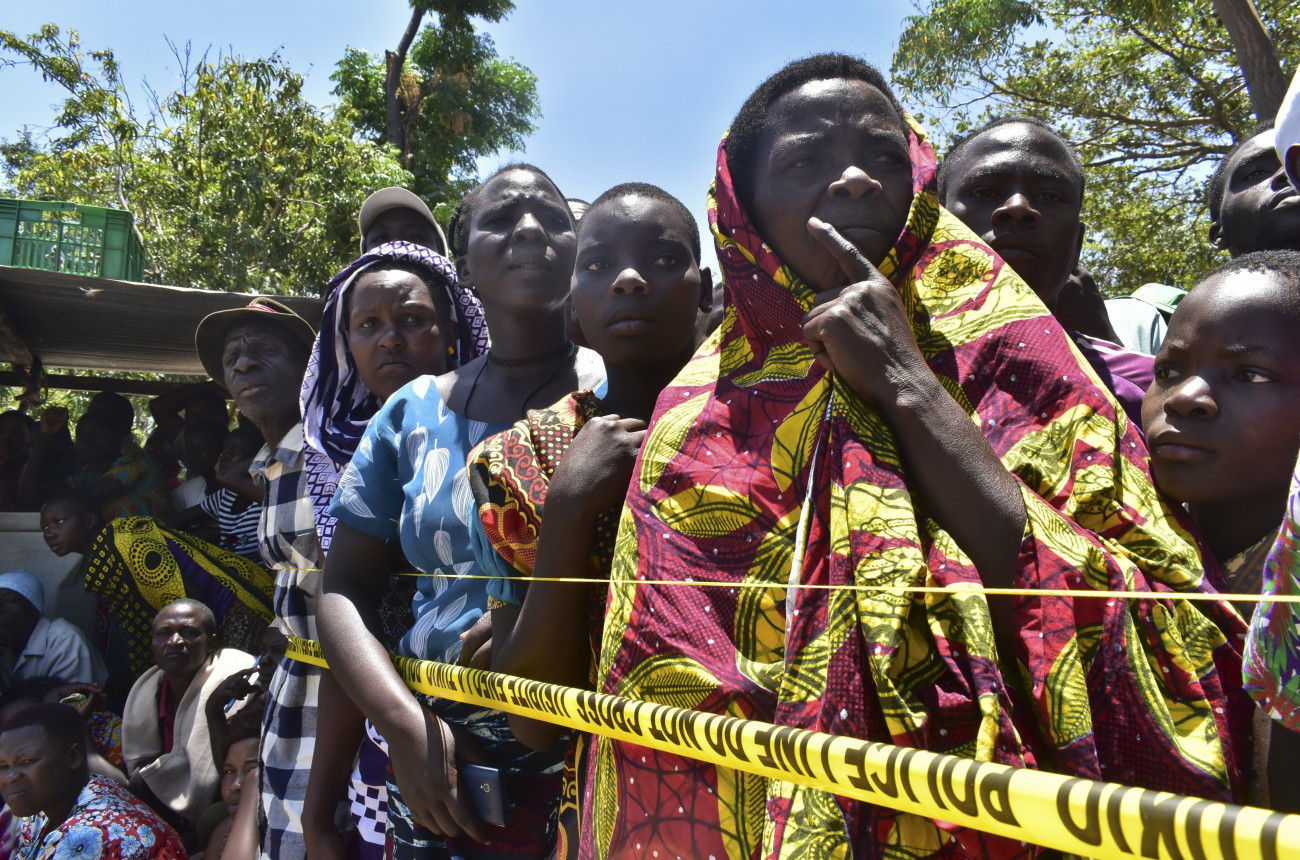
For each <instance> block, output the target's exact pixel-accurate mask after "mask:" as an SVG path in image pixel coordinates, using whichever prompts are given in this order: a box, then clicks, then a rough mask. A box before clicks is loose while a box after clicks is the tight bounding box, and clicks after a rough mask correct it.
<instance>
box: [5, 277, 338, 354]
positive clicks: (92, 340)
mask: <svg viewBox="0 0 1300 860" xmlns="http://www.w3.org/2000/svg"><path fill="white" fill-rule="evenodd" d="M274 298H276V299H277V300H278V301H282V302H284V303H285V304H287V305H288V306H289V307H291V308H293V310H294V311H296V312H297V313H299V314H301V315H302V316H303V317H304V318H305V319H307V320H308V321H309V322H310V323H311V324H312V327H313V328H315V327H317V326H319V324H320V318H321V313H322V312H323V310H324V308H325V302H324V301H323V300H322V299H318V298H305V297H284V296H275V297H274ZM250 299H252V296H251V295H246V294H243V293H220V292H211V291H207V290H188V289H182V288H180V287H164V286H158V285H156V284H137V283H132V282H130V281H112V280H107V279H105V278H89V277H83V276H81V275H67V274H62V273H59V272H43V271H38V270H35V269H19V268H15V267H12V266H0V310H2V311H3V313H4V314H5V315H6V316H7V317H8V318H9V322H10V324H11V325H12V326H13V328H14V330H15V331H16V332H17V334H18V336H19V337H20V338H22V340H23V342H24V343H25V344H26V345H27V348H28V349H30V350H31V351H32V353H33V354H35V355H36V356H38V357H39V358H40V359H41V360H42V361H43V362H44V363H45V366H46V367H66V368H72V369H76V370H121V371H133V372H153V373H190V374H201V373H203V366H202V365H201V364H199V358H198V356H197V355H196V354H195V352H194V329H195V328H196V327H197V326H198V324H199V320H201V319H203V317H204V316H206V315H207V314H210V313H212V312H213V311H219V310H224V309H226V308H238V307H243V306H244V305H246V304H248V302H249V300H250ZM6 346H7V345H5V344H0V361H10V360H12V356H11V355H10V354H9V352H10V350H8V349H7V348H6Z"/></svg>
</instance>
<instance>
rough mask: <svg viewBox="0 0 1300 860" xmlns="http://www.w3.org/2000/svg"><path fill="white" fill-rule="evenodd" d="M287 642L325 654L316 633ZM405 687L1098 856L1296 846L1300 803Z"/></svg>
mask: <svg viewBox="0 0 1300 860" xmlns="http://www.w3.org/2000/svg"><path fill="white" fill-rule="evenodd" d="M286 655H287V656H289V657H290V658H292V659H295V660H299V661H302V662H306V663H312V664H315V665H317V666H326V663H325V657H324V654H323V653H322V652H321V648H320V645H319V644H318V643H316V642H313V641H311V640H307V639H296V638H295V639H291V640H290V643H289V648H288V650H287V651H286ZM393 665H394V666H396V668H397V672H398V674H399V675H400V676H401V677H402V679H403V681H405V682H406V684H407V686H409V687H410V688H411V689H412V690H416V691H418V692H421V693H425V694H427V695H431V696H441V697H444V698H448V699H454V700H456V701H459V702H467V703H469V704H473V705H480V706H485V707H490V708H495V709H497V710H502V711H508V712H510V713H513V714H520V715H523V716H527V717H532V718H534V719H539V720H545V721H547V722H551V723H555V724H557V725H561V726H565V727H566V728H569V729H574V730H578V731H584V732H590V733H593V734H599V735H605V736H606V737H610V738H614V739H616V740H621V741H629V742H631V743H635V744H639V745H641V746H645V747H650V748H652V749H657V750H663V751H666V752H671V753H676V754H678V755H683V756H689V757H691V758H695V759H699V760H701V761H706V762H710V763H712V764H716V765H722V766H724V767H729V768H735V769H737V770H744V771H748V772H751V773H756V774H760V775H762V776H766V777H771V778H774V779H781V780H787V781H789V782H795V783H800V784H802V785H809V786H814V787H816V788H820V789H824V790H825V791H829V792H832V793H834V794H838V795H841V796H843V797H850V798H853V799H855V800H861V801H865V802H867V803H875V804H879V805H881V806H888V807H890V808H892V809H898V810H902V811H904V812H913V813H916V814H919V815H924V816H926V817H928V818H936V819H939V820H942V821H949V822H952V823H954V824H958V825H963V826H967V827H973V828H975V829H977V830H983V831H987V832H989V833H996V834H999V835H1001V836H1009V837H1011V838H1013V839H1019V840H1022V841H1024V842H1029V843H1033V844H1036V845H1043V846H1046V847H1049V848H1057V849H1060V850H1062V851H1066V852H1069V853H1072V854H1080V855H1083V856H1085V857H1098V858H1112V857H1114V858H1124V857H1167V858H1173V860H1183V858H1189V860H1220V858H1224V859H1225V860H1235V858H1248V857H1250V858H1255V857H1258V858H1266V860H1277V858H1288V857H1290V858H1295V857H1300V815H1284V814H1282V813H1280V812H1269V811H1268V810H1264V809H1255V808H1253V807H1247V806H1233V805H1231V804H1226V803H1215V802H1212V801H1208V800H1197V799H1196V798H1192V797H1181V796H1179V795H1176V794H1169V793H1166V792H1157V791H1148V790H1146V789H1140V788H1130V787H1128V786H1123V785H1116V784H1114V783H1106V782H1093V781H1090V780H1085V779H1075V778H1071V777H1065V776H1059V775H1057V774H1051V773H1045V772H1043V771H1038V770H1029V769H1027V768H1012V767H1007V766H1005V765H1000V764H991V763H987V762H976V761H973V760H971V759H968V758H962V757H961V756H955V755H940V754H936V753H930V752H925V751H924V750H917V749H908V748H904V747H896V746H890V745H888V744H880V743H872V742H868V741H861V740H856V739H854V738H846V737H836V736H834V735H828V734H823V733H821V732H810V731H805V730H802V729H795V728H789V727H779V726H773V725H769V724H767V723H761V722H756V721H752V720H739V719H736V718H734V717H727V716H723V715H720V714H706V713H701V712H699V711H688V710H684V709H682V708H674V707H671V706H668V705H658V704H652V703H650V702H638V701H633V700H631V699H625V698H622V697H619V696H610V695H605V694H603V693H593V692H590V691H587V690H578V689H574V688H572V687H561V686H557V685H555V684H543V683H541V682H539V681H530V680H527V679H524V678H517V677H513V676H511V675H501V674H498V673H496V672H485V671H483V670H481V669H468V668H465V667H462V666H452V665H448V664H445V663H434V662H430V661H427V660H412V659H409V658H407V657H396V656H395V657H393Z"/></svg>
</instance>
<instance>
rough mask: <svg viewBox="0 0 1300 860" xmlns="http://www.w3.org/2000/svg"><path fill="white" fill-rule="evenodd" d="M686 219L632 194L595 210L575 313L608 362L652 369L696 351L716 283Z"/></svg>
mask: <svg viewBox="0 0 1300 860" xmlns="http://www.w3.org/2000/svg"><path fill="white" fill-rule="evenodd" d="M687 229H688V228H687V226H686V224H685V223H684V220H683V219H682V217H681V214H680V213H679V212H677V211H676V210H675V208H674V207H673V206H671V205H669V204H668V203H666V202H665V201H663V200H654V199H651V198H648V197H641V196H637V195H627V196H624V197H620V198H617V199H614V200H609V201H606V202H605V203H602V204H601V205H600V206H598V207H596V208H594V209H591V210H589V211H588V212H587V214H586V216H585V217H584V219H583V224H582V236H581V238H580V239H579V243H578V262H577V267H576V269H575V271H574V276H573V292H572V294H571V301H572V304H573V312H574V314H576V315H577V318H578V321H579V322H580V323H581V324H582V333H583V335H585V336H586V338H587V343H588V344H589V345H590V346H591V348H592V349H594V350H596V352H598V353H600V355H601V357H602V358H604V360H605V362H606V363H607V364H612V365H616V366H621V367H631V366H644V365H647V364H651V363H655V362H659V361H662V360H664V359H667V358H671V357H675V356H679V355H683V354H685V355H687V356H689V355H690V353H691V352H693V351H694V348H695V316H696V313H697V311H699V310H708V307H709V302H710V301H711V299H712V284H710V283H708V279H707V278H705V277H703V276H702V275H701V273H700V266H699V263H698V261H697V260H696V259H695V252H694V251H693V250H692V248H691V239H690V236H689V235H688V234H687Z"/></svg>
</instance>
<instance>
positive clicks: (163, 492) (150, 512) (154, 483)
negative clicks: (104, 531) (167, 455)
mask: <svg viewBox="0 0 1300 860" xmlns="http://www.w3.org/2000/svg"><path fill="white" fill-rule="evenodd" d="M104 478H112V479H113V480H115V481H117V482H119V483H120V484H121V485H122V486H123V487H124V488H125V491H124V492H123V493H122V494H121V495H119V496H114V497H113V498H111V499H109V500H108V501H107V502H105V503H104V506H103V508H102V509H101V510H100V513H101V514H102V515H103V517H104V522H109V521H110V520H115V519H117V518H118V517H156V516H161V515H163V514H165V513H167V512H168V511H170V510H171V498H170V494H169V491H168V489H167V487H166V486H164V484H163V471H162V467H161V466H159V465H158V461H157V460H155V459H154V458H153V457H152V456H151V455H150V454H149V452H148V451H145V450H144V449H143V448H141V447H140V446H139V445H136V444H135V442H133V441H128V442H127V443H125V444H124V445H123V446H122V456H121V457H119V458H118V459H117V460H115V461H114V462H113V465H111V466H109V467H108V469H107V470H106V471H104V472H102V473H92V472H85V471H81V472H77V473H76V474H75V475H73V476H72V477H71V478H69V479H68V484H69V485H70V486H71V487H72V488H73V489H77V490H85V489H88V488H90V487H91V486H93V485H94V484H95V483H96V482H97V481H99V480H102V479H104Z"/></svg>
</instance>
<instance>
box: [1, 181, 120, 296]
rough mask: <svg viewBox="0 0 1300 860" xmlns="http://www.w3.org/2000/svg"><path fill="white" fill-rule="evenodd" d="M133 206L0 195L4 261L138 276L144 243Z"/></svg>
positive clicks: (86, 272) (59, 269)
mask: <svg viewBox="0 0 1300 860" xmlns="http://www.w3.org/2000/svg"><path fill="white" fill-rule="evenodd" d="M132 223H133V219H132V217H131V213H130V212H124V211H122V210H121V209H105V208H104V207H102V206H81V205H78V204H76V203H64V202H62V201H56V200H13V199H8V198H0V266H21V267H22V268H24V269H44V270H45V271H47V272H68V273H69V274H73V275H93V276H95V277H99V278H116V279H118V280H124V281H138V280H140V279H141V277H143V275H144V248H142V247H141V246H140V240H139V239H137V238H136V236H135V233H134V232H133V231H132V229H131V225H132Z"/></svg>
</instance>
